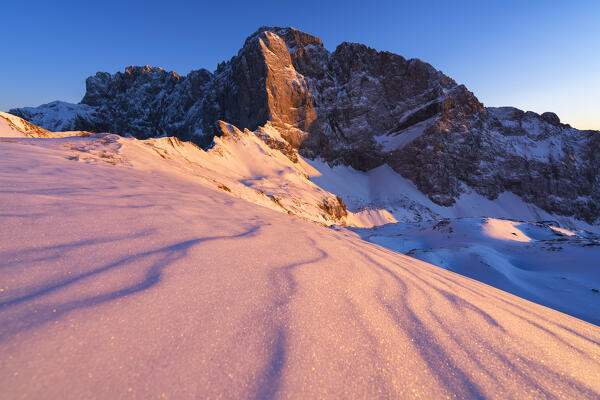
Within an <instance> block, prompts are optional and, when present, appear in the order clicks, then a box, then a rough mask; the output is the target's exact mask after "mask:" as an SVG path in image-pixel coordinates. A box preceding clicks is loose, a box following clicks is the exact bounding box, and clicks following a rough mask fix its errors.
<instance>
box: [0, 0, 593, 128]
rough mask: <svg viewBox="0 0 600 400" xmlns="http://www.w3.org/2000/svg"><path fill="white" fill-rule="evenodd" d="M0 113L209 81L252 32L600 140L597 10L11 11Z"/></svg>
mask: <svg viewBox="0 0 600 400" xmlns="http://www.w3.org/2000/svg"><path fill="white" fill-rule="evenodd" d="M1 9H2V15H1V22H0V37H1V38H2V39H3V46H2V58H1V62H0V110H5V111H6V110H8V109H9V108H12V107H20V106H37V105H40V104H42V103H47V102H49V101H52V100H57V99H58V100H64V101H69V102H79V101H80V100H81V98H82V96H83V94H84V91H85V78H86V77H87V76H89V75H93V74H95V73H96V72H97V71H108V72H116V71H122V70H123V69H124V68H125V67H126V66H128V65H146V64H149V65H155V66H161V67H163V68H165V69H167V70H174V71H177V72H178V73H180V74H186V73H187V72H189V71H190V70H191V69H198V68H207V69H209V70H211V71H212V70H214V69H215V67H216V65H217V64H218V63H219V62H221V61H224V60H227V59H229V58H230V57H231V56H233V55H234V54H235V53H237V51H238V50H239V48H240V47H241V46H242V44H243V43H244V40H245V38H246V37H247V36H248V35H250V34H251V33H252V32H254V31H255V30H256V29H257V28H258V27H259V26H262V25H277V26H293V27H295V28H297V29H300V30H303V31H305V32H308V33H311V34H313V35H316V36H318V37H319V38H321V39H322V40H323V42H324V44H325V47H326V48H327V49H329V50H334V49H335V47H336V46H337V45H338V44H340V43H341V42H343V41H352V42H360V43H364V44H366V45H369V46H371V47H374V48H376V49H378V50H387V51H391V52H394V53H398V54H401V55H403V56H405V57H406V58H413V57H416V58H420V59H422V60H424V61H426V62H429V63H430V64H432V65H433V66H434V67H436V68H437V69H440V70H442V71H443V72H444V73H446V74H447V75H449V76H450V77H452V78H454V79H455V80H456V81H457V82H459V83H464V84H465V85H466V86H467V87H468V88H469V89H470V90H472V91H473V92H474V93H475V95H476V96H477V97H478V98H479V99H480V100H481V101H482V102H483V103H484V104H485V105H487V106H502V105H512V106H516V107H519V108H521V109H524V110H532V111H536V112H539V113H541V112H544V111H554V112H556V113H557V114H558V115H559V117H560V118H561V120H562V121H563V122H566V123H570V124H571V125H573V126H575V127H577V128H580V129H599V130H600V1H597V0H591V1H584V0H582V1H573V2H567V1H552V0H548V1H537V0H531V1H497V2H492V1H423V2H418V1H414V0H412V1H408V2H402V1H389V2H385V1H381V2H378V1H356V2H354V1H325V0H320V1H300V2H295V1H289V0H286V1H284V0H281V1H263V2H253V1H210V2H202V1H174V0H172V1H164V0H162V1H153V0H146V1H125V0H123V1H95V2H91V1H90V2H88V1H81V2H74V1H72V0H71V1H62V0H53V1H25V0H23V1H11V2H5V3H4V4H3V5H2V8H1Z"/></svg>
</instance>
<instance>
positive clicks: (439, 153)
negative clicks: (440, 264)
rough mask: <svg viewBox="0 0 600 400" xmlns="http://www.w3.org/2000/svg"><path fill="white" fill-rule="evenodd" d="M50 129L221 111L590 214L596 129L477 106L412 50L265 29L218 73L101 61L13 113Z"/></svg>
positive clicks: (594, 214) (438, 196) (202, 127)
mask: <svg viewBox="0 0 600 400" xmlns="http://www.w3.org/2000/svg"><path fill="white" fill-rule="evenodd" d="M10 112H11V113H12V114H15V115H18V116H20V117H22V118H24V119H26V120H29V121H31V122H32V123H34V124H36V125H40V126H42V127H43V128H45V129H49V130H55V131H56V130H87V131H109V132H115V133H119V134H125V135H133V136H135V137H137V138H148V137H158V136H175V137H178V138H180V139H182V140H189V141H193V142H195V143H197V144H199V145H201V146H203V147H209V146H210V145H211V144H212V142H213V138H214V136H219V135H220V134H221V129H220V128H219V124H218V121H226V122H227V123H229V124H232V125H235V126H236V127H238V128H239V129H242V130H243V129H249V130H250V131H255V133H256V134H257V136H259V137H260V136H261V134H260V132H261V129H262V128H261V127H263V126H265V124H267V123H269V124H270V126H272V127H274V128H275V129H277V130H278V131H279V133H280V136H281V138H282V140H281V141H278V142H276V143H275V142H273V141H272V139H270V138H271V137H272V136H268V135H267V136H265V137H266V138H267V140H270V142H269V143H267V144H268V145H269V146H270V147H272V148H277V149H279V150H282V151H283V152H284V154H286V155H287V156H288V157H289V158H290V159H291V160H293V159H294V157H296V154H297V153H299V154H301V155H303V156H305V157H308V158H310V159H314V158H317V157H320V158H322V159H323V160H325V161H327V162H328V163H330V164H332V165H337V164H344V165H349V166H352V167H353V168H355V169H358V170H362V171H366V170H370V169H372V168H375V167H378V166H381V165H383V164H388V165H389V166H390V167H391V168H392V169H393V170H394V171H396V172H397V173H399V174H401V175H402V176H404V177H405V178H408V179H410V180H411V181H412V182H413V183H414V184H415V185H416V186H417V187H418V188H419V190H421V191H422V192H423V193H425V194H427V196H428V197H429V198H430V199H431V200H432V201H434V202H435V203H437V204H440V205H444V206H450V205H452V204H454V202H455V201H456V199H458V198H459V197H460V196H461V195H463V194H465V193H471V192H475V193H477V194H479V195H482V196H485V197H486V198H488V199H495V198H496V197H498V196H499V195H500V194H501V193H503V192H512V193H514V194H516V195H518V196H520V197H521V198H522V199H523V200H525V201H526V202H529V203H532V204H534V205H536V206H538V207H540V208H542V209H544V210H546V211H548V212H551V213H555V214H560V215H566V216H572V217H575V218H577V219H581V220H584V221H586V222H588V223H592V224H596V223H598V222H599V221H600V207H599V206H598V204H600V203H599V202H600V175H599V172H598V171H599V170H600V169H599V167H600V156H599V154H600V132H598V131H580V130H577V129H574V128H572V127H570V126H569V125H565V124H562V123H561V122H560V119H559V118H558V116H556V114H553V113H544V114H541V115H539V114H536V113H533V112H529V111H528V112H523V111H521V110H518V109H516V108H512V107H501V108H491V107H484V105H483V104H482V103H481V102H479V100H478V99H477V98H476V97H475V95H474V94H473V93H471V92H470V91H469V90H468V89H467V88H466V87H465V86H464V85H459V84H457V83H456V82H455V81H454V80H452V79H451V78H449V77H448V76H446V75H444V74H443V73H442V72H440V71H438V70H436V69H435V68H434V67H432V66H431V65H429V64H427V63H425V62H423V61H421V60H418V59H410V60H407V59H405V58H404V57H402V56H400V55H396V54H392V53H390V52H379V51H376V50H374V49H371V48H369V47H367V46H365V45H362V44H357V43H342V44H340V45H339V46H338V47H337V48H336V49H335V51H333V52H329V51H328V50H327V49H325V47H324V46H323V43H322V42H321V40H320V39H318V38H316V37H314V36H312V35H309V34H306V33H303V32H300V31H298V30H296V29H293V28H277V27H262V28H260V29H259V30H258V31H257V32H255V33H254V34H252V35H251V36H250V37H248V38H247V39H246V41H245V43H244V46H243V47H242V49H241V50H240V51H239V52H238V54H237V55H236V56H234V57H233V58H231V59H230V60H229V61H227V62H224V63H221V64H220V65H219V66H218V68H217V69H216V71H214V72H212V73H211V72H209V71H207V70H204V69H202V70H197V71H192V72H190V73H189V74H188V75H186V76H180V75H178V74H176V73H175V72H167V71H165V70H163V69H161V68H156V67H148V66H146V67H129V68H127V69H125V71H124V72H117V73H116V74H112V75H111V74H109V73H105V72H99V73H97V74H96V75H95V76H92V77H89V78H88V79H87V81H86V93H85V96H84V97H83V99H82V101H81V103H80V104H68V103H63V102H54V103H50V104H47V105H43V106H40V107H37V108H21V109H13V110H10Z"/></svg>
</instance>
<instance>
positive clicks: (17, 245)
mask: <svg viewBox="0 0 600 400" xmlns="http://www.w3.org/2000/svg"><path fill="white" fill-rule="evenodd" d="M151 143H155V142H151ZM146 147H148V146H146V145H144V144H143V143H142V142H139V141H134V140H133V139H125V138H118V137H115V136H102V135H96V136H90V137H77V138H57V139H52V138H49V139H33V138H0V154H1V155H2V156H1V157H0V204H1V209H0V271H1V272H0V387H1V388H2V389H1V390H2V396H3V397H4V396H6V397H7V398H21V397H22V398H61V399H65V398H73V399H81V398H129V397H132V398H140V399H146V398H235V399H239V398H260V399H263V398H289V397H292V398H417V397H418V398H436V399H445V398H454V397H456V398H461V399H464V398H481V397H486V398H504V399H507V398H511V399H519V398H565V399H575V398H598V397H599V396H600V379H599V377H600V327H598V326H595V325H592V324H589V323H586V322H583V321H581V320H578V319H576V318H573V317H570V316H568V315H565V314H562V313H560V312H557V311H554V310H551V309H548V308H545V307H543V306H540V305H537V304H534V303H530V302H528V301H526V300H523V299H520V298H518V297H515V296H513V295H510V294H507V293H505V292H502V291H500V290H497V289H494V288H492V287H490V286H487V285H485V284H483V283H480V282H477V281H474V280H471V279H469V278H465V277H462V276H460V275H457V274H455V273H453V272H450V271H446V270H444V269H441V268H438V267H434V266H432V265H430V264H427V263H424V262H422V261H418V260H416V259H414V258H411V257H407V256H404V255H400V254H398V253H395V252H392V251H390V250H386V249H384V248H382V247H379V246H377V245H374V244H370V243H367V242H364V241H362V240H360V239H359V238H358V237H357V235H356V234H355V233H352V232H349V231H345V230H344V231H334V230H331V229H327V228H326V227H324V226H323V225H321V224H318V223H315V222H309V221H306V220H304V219H300V218H297V217H293V216H289V215H286V214H284V213H282V212H277V211H275V210H274V209H273V210H272V209H269V208H266V207H261V206H258V205H255V204H251V203H250V202H247V201H244V200H242V199H239V198H236V197H233V196H232V195H231V194H230V193H228V192H227V191H224V190H219V189H217V188H216V187H215V185H214V184H213V183H212V182H210V181H208V180H206V179H200V178H198V177H196V176H194V175H193V174H190V173H188V172H186V171H185V170H184V169H183V168H167V167H166V165H167V164H165V163H166V161H165V163H161V162H159V161H157V160H165V159H164V158H163V157H162V156H161V155H160V154H159V152H153V151H148V150H147V149H146ZM75 153H76V154H78V155H77V157H76V156H75V155H74V154H75ZM163 155H164V154H163ZM524 234H526V235H528V236H529V234H527V233H526V232H525V233H524Z"/></svg>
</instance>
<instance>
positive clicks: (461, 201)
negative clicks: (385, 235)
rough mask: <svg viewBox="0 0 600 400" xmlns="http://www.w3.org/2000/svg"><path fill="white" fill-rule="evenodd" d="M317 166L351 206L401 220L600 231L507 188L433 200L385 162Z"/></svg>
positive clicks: (316, 177) (325, 184)
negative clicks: (470, 220)
mask: <svg viewBox="0 0 600 400" xmlns="http://www.w3.org/2000/svg"><path fill="white" fill-rule="evenodd" d="M308 162H309V163H310V165H311V166H312V167H313V168H314V169H315V171H316V172H315V173H313V174H312V175H311V176H310V179H311V180H312V181H313V182H315V183H316V184H317V185H319V186H320V187H322V188H323V189H325V190H328V191H330V192H332V193H335V194H337V195H339V196H341V197H342V198H343V199H344V201H345V203H346V205H347V206H348V208H349V209H351V210H354V209H360V208H362V207H379V208H382V209H386V210H389V211H390V212H391V213H392V214H393V215H394V217H395V218H396V219H397V220H398V221H401V222H419V221H437V220H439V219H443V218H465V217H495V218H504V219H517V220H524V221H532V222H536V221H548V220H552V221H557V223H558V224H559V225H562V226H566V227H573V228H578V229H586V230H590V231H594V232H598V233H600V227H598V225H590V224H588V223H586V222H584V221H581V220H578V219H575V218H572V217H565V216H562V215H556V214H550V213H548V212H546V211H544V210H542V209H540V208H539V207H536V206H535V205H533V204H530V203H526V202H525V201H523V200H522V199H521V198H520V197H519V196H517V195H515V194H513V193H510V192H504V193H501V194H500V195H499V196H498V197H497V198H496V199H495V200H489V199H487V198H485V197H484V196H481V195H479V194H477V193H475V192H473V191H470V190H468V189H465V190H466V191H467V193H464V194H462V195H461V196H460V197H459V198H458V199H457V200H456V202H455V204H453V205H452V206H448V207H444V206H440V205H438V204H436V203H434V202H432V201H431V200H430V199H429V198H428V197H427V196H426V195H425V194H423V193H421V192H420V191H419V189H418V188H417V187H416V186H415V185H414V184H413V183H412V182H411V181H409V180H408V179H406V178H403V177H402V176H400V175H399V174H398V173H396V172H395V171H393V170H392V169H391V168H390V167H389V166H388V165H382V166H380V167H377V168H374V169H372V170H370V171H367V172H363V171H357V170H355V169H353V168H352V167H348V166H344V165H337V166H334V167H332V166H329V165H328V164H327V163H326V162H323V160H320V159H317V160H314V161H308Z"/></svg>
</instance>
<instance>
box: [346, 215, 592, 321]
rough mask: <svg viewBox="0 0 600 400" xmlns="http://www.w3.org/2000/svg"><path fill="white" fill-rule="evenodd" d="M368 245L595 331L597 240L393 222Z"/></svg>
mask: <svg viewBox="0 0 600 400" xmlns="http://www.w3.org/2000/svg"><path fill="white" fill-rule="evenodd" d="M355 231H356V232H357V233H358V234H360V235H361V237H363V238H364V239H366V240H369V241H371V242H373V243H377V244H379V245H382V246H385V247H387V248H389V249H391V250H394V251H397V252H400V253H403V254H408V255H410V256H411V257H415V258H418V259H420V260H423V261H427V262H430V263H432V264H434V265H437V266H440V267H442V268H446V269H448V270H451V271H454V272H457V273H459V274H461V275H465V276H468V277H470V278H473V279H477V280H478V281H481V282H484V283H487V284H488V285H492V286H494V287H497V288H499V289H502V290H506V291H507V292H510V293H513V294H515V295H517V296H520V297H523V298H525V299H528V300H531V301H534V302H536V303H539V304H543V305H545V306H548V307H552V308H554V309H556V310H559V311H562V312H564V313H567V314H570V315H573V316H576V317H578V318H581V319H583V320H586V321H589V322H591V323H594V324H597V325H600V266H599V264H598V256H599V255H600V235H598V234H596V233H592V232H589V231H583V230H579V229H576V230H569V229H564V228H560V227H558V226H556V225H555V222H550V221H548V222H545V223H531V222H520V221H511V220H502V219H496V218H462V219H445V220H441V221H428V222H420V223H412V224H390V225H386V226H383V227H380V228H373V229H366V230H361V229H358V230H355Z"/></svg>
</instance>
